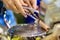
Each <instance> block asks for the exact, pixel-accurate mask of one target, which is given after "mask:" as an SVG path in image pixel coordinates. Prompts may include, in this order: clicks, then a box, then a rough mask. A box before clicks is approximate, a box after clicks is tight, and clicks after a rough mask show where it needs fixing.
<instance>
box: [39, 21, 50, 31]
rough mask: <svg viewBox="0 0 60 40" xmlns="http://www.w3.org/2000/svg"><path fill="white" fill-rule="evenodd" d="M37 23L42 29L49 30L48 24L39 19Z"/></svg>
mask: <svg viewBox="0 0 60 40" xmlns="http://www.w3.org/2000/svg"><path fill="white" fill-rule="evenodd" d="M39 24H40V26H41V27H42V28H43V29H45V30H46V31H48V30H49V28H50V27H49V26H47V25H46V24H44V23H43V22H42V21H41V20H40V21H39Z"/></svg>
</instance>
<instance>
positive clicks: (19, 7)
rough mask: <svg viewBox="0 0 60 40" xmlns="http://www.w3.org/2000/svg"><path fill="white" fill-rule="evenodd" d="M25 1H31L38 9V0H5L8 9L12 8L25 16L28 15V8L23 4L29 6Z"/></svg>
mask: <svg viewBox="0 0 60 40" xmlns="http://www.w3.org/2000/svg"><path fill="white" fill-rule="evenodd" d="M24 1H27V2H29V3H30V4H32V7H33V8H34V9H36V0H3V3H4V4H5V7H6V8H7V9H11V10H12V11H14V12H15V13H22V15H23V16H24V17H27V15H26V12H25V11H26V10H25V9H24V8H23V6H28V4H26V3H25V2H24Z"/></svg>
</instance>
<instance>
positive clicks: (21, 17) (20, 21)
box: [14, 13, 25, 24]
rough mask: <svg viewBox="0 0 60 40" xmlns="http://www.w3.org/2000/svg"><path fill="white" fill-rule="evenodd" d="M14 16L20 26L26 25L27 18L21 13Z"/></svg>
mask: <svg viewBox="0 0 60 40" xmlns="http://www.w3.org/2000/svg"><path fill="white" fill-rule="evenodd" d="M14 16H15V18H16V21H17V23H18V24H23V23H25V18H24V17H23V16H22V15H21V13H19V14H16V13H14Z"/></svg>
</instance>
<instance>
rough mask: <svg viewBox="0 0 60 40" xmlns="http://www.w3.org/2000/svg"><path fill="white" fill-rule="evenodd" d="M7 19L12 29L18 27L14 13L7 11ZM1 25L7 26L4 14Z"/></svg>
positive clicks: (0, 16) (1, 17)
mask: <svg viewBox="0 0 60 40" xmlns="http://www.w3.org/2000/svg"><path fill="white" fill-rule="evenodd" d="M5 18H6V19H7V20H8V22H9V25H10V26H11V27H12V26H14V25H16V20H15V17H14V15H13V12H12V11H11V10H6V17H5ZM0 25H2V26H6V24H5V22H4V15H3V13H2V14H0Z"/></svg>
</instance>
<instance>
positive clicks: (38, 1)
mask: <svg viewBox="0 0 60 40" xmlns="http://www.w3.org/2000/svg"><path fill="white" fill-rule="evenodd" d="M40 1H41V0H37V5H38V6H39V5H40ZM34 13H35V14H36V15H37V16H38V13H36V12H34ZM34 21H35V20H34V19H33V18H32V17H30V16H28V17H27V18H26V19H25V22H26V23H28V24H30V23H34Z"/></svg>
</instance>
